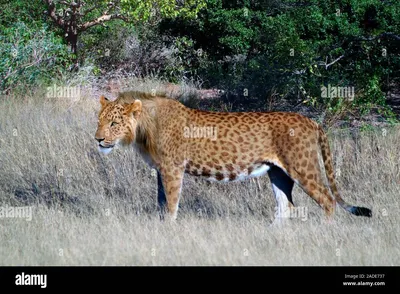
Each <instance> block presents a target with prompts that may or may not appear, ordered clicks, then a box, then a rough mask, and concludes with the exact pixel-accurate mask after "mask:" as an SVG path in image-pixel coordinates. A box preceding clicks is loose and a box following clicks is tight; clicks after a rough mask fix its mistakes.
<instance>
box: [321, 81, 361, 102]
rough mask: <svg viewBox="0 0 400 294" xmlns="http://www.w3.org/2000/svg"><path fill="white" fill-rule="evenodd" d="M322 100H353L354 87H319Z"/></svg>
mask: <svg viewBox="0 0 400 294" xmlns="http://www.w3.org/2000/svg"><path fill="white" fill-rule="evenodd" d="M321 97H322V98H348V99H349V100H353V99H354V87H336V86H331V85H330V84H328V87H325V86H322V87H321Z"/></svg>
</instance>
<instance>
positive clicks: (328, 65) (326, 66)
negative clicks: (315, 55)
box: [325, 54, 345, 69]
mask: <svg viewBox="0 0 400 294" xmlns="http://www.w3.org/2000/svg"><path fill="white" fill-rule="evenodd" d="M343 57H345V54H343V55H340V56H339V57H338V58H336V59H335V60H334V61H332V62H331V63H328V64H326V62H325V69H328V67H330V66H331V65H333V64H335V63H336V62H338V61H339V60H340V59H342V58H343Z"/></svg>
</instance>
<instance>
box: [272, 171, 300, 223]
mask: <svg viewBox="0 0 400 294" xmlns="http://www.w3.org/2000/svg"><path fill="white" fill-rule="evenodd" d="M268 176H269V178H270V180H271V185H272V190H273V192H274V195H275V199H276V203H277V207H276V208H275V221H281V220H282V218H288V217H290V209H291V207H293V206H294V205H293V200H292V190H293V184H294V181H293V180H292V179H291V178H290V177H289V176H288V175H287V174H286V173H285V172H284V171H283V170H282V169H280V168H279V167H277V166H272V167H271V168H270V170H269V171H268ZM275 221H274V222H275Z"/></svg>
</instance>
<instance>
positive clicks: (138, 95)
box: [115, 91, 173, 104]
mask: <svg viewBox="0 0 400 294" xmlns="http://www.w3.org/2000/svg"><path fill="white" fill-rule="evenodd" d="M156 98H165V99H173V98H172V97H169V96H167V95H166V94H165V93H157V94H156V95H153V94H152V93H148V92H141V91H127V92H120V93H118V97H117V99H115V101H116V102H118V103H121V104H123V103H132V102H133V101H134V100H135V99H139V100H141V101H142V102H146V101H153V100H155V99H156Z"/></svg>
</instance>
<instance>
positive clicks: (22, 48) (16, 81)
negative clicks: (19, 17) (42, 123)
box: [0, 22, 71, 94]
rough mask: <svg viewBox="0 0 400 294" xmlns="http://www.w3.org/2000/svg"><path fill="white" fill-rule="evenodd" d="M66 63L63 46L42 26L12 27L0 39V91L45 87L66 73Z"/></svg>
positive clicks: (19, 23) (65, 50)
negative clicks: (34, 27) (39, 27)
mask: <svg viewBox="0 0 400 294" xmlns="http://www.w3.org/2000/svg"><path fill="white" fill-rule="evenodd" d="M70 60H71V59H70V55H69V53H68V48H67V47H66V45H65V44H63V42H62V40H61V39H60V38H58V37H56V36H55V35H54V34H53V33H49V32H48V28H47V27H46V25H43V26H42V28H41V29H40V30H36V29H32V28H29V27H28V26H27V25H26V24H25V23H23V22H18V23H15V24H14V25H13V26H12V27H10V28H5V29H4V31H3V34H2V35H0V91H1V93H3V94H8V93H10V92H11V91H18V90H23V89H24V88H25V87H27V86H39V85H42V84H48V83H50V82H51V81H53V80H54V79H55V78H57V77H59V76H61V75H62V73H63V72H64V71H65V70H66V69H68V67H69V66H70V65H71V63H70Z"/></svg>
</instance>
